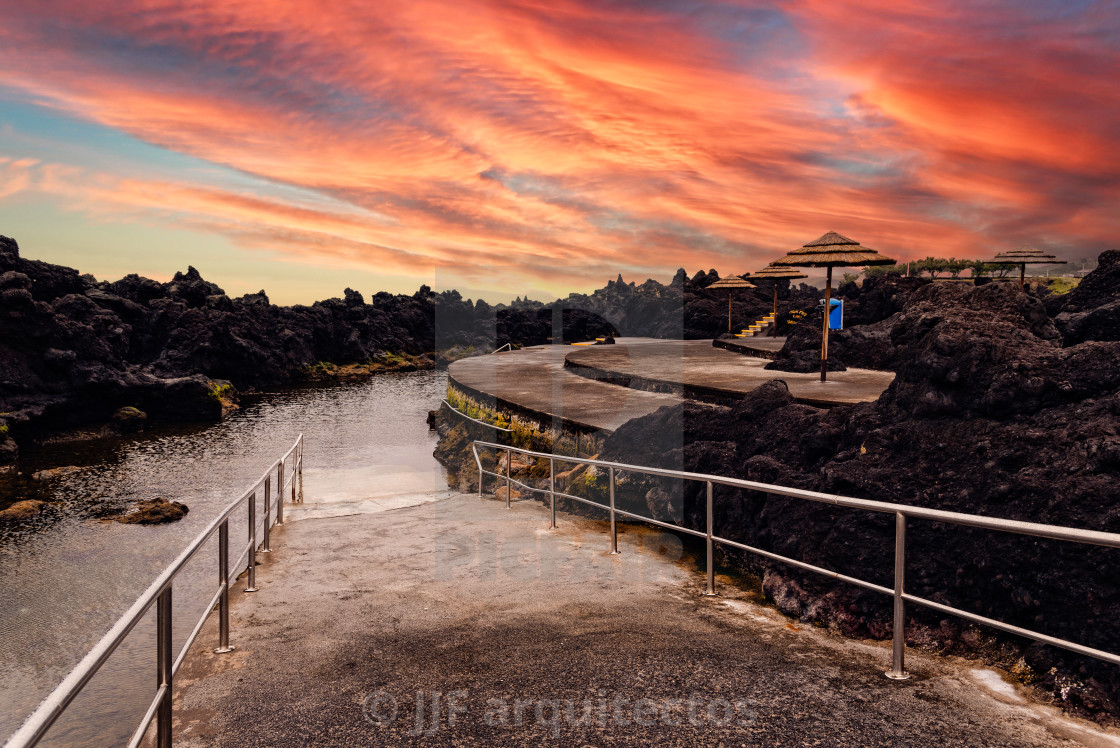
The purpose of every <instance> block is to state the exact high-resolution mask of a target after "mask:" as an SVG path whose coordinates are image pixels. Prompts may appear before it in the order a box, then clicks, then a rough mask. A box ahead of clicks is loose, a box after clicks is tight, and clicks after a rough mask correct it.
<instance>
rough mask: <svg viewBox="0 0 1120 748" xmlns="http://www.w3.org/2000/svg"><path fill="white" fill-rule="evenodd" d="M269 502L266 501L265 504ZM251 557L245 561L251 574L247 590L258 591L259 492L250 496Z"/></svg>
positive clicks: (246, 568) (254, 492)
mask: <svg viewBox="0 0 1120 748" xmlns="http://www.w3.org/2000/svg"><path fill="white" fill-rule="evenodd" d="M267 504H268V502H267V501H265V505H267ZM248 555H249V559H248V560H247V561H246V562H245V571H246V572H247V573H248V574H249V578H248V580H247V581H246V587H245V591H246V592H256V591H257V492H256V491H253V495H252V496H250V497H249V554H248Z"/></svg>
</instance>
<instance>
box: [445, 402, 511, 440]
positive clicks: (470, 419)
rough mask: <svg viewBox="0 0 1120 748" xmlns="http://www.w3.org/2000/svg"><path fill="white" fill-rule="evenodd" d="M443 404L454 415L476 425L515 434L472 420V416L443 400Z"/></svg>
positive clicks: (490, 424)
mask: <svg viewBox="0 0 1120 748" xmlns="http://www.w3.org/2000/svg"><path fill="white" fill-rule="evenodd" d="M441 402H442V403H443V404H444V405H446V406H447V408H448V409H449V410H450V411H451V412H452V413H455V414H456V415H458V416H462V417H463V418H466V419H467V420H468V421H474V422H475V423H478V424H481V425H483V426H485V427H487V428H491V429H494V430H495V431H502V432H505V433H507V434H512V433H513V429H504V428H502V427H501V426H495V425H494V424H492V423H487V422H486V421H480V420H479V419H477V418H471V417H470V416H468V415H467V414H466V413H464V412H463V411H461V410H459V409H457V408H456V407H455V406H454V405H452V404H451V403H449V402H447V401H446V400H442V401H441Z"/></svg>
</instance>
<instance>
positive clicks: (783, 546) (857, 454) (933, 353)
mask: <svg viewBox="0 0 1120 748" xmlns="http://www.w3.org/2000/svg"><path fill="white" fill-rule="evenodd" d="M1108 298H1109V296H1108V294H1106V293H1095V294H1094V296H1093V299H1094V301H1099V300H1105V299H1108ZM1106 305H1107V304H1106ZM868 327H877V328H879V330H880V331H885V332H886V334H887V335H888V336H889V339H890V342H891V345H892V346H893V348H894V352H893V353H891V354H890V355H889V356H887V357H886V359H887V360H888V361H889V362H890V366H891V368H893V369H894V370H895V371H896V372H897V377H896V379H895V381H894V383H893V384H892V385H891V386H890V387H889V388H888V389H887V390H886V392H884V394H883V395H882V396H881V397H880V398H879V399H878V400H877V401H875V402H872V403H864V404H860V405H856V406H842V407H836V408H832V409H830V410H818V409H814V408H811V407H809V406H805V405H800V404H797V403H795V402H794V401H793V400H792V398H791V397H789V394H788V392H787V391H786V389H785V387H784V385H783V384H782V383H781V382H771V383H769V384H767V385H764V386H762V387H760V388H758V389H757V390H755V391H753V392H752V393H750V394H749V395H748V396H747V397H746V398H745V399H744V401H743V403H742V404H740V405H738V406H735V407H732V408H726V407H715V406H708V405H698V404H692V403H685V404H684V405H682V406H678V407H675V408H663V409H661V410H660V411H657V412H656V413H654V414H652V415H650V416H647V417H645V418H642V419H635V420H633V421H630V422H629V423H627V424H626V425H625V426H623V427H622V428H620V429H619V430H618V431H616V432H615V434H614V435H613V436H612V437H610V438H609V439H608V440H607V442H606V444H605V446H604V448H603V450H602V453H601V455H600V457H601V458H602V459H606V460H614V461H619V462H628V463H637V464H645V465H665V466H672V467H678V468H683V469H686V470H693V471H698V472H706V473H715V474H720V475H728V476H736V477H741V478H747V479H751V480H756V481H760V482H765V483H775V484H780V485H784V486H791V487H796V488H804V489H809V490H816V491H822V492H825V493H836V494H841V495H846V496H853V497H857V498H864V499H874V500H879V501H886V502H896V503H901V504H910V505H917V506H924V507H933V508H937V509H943V510H949V511H959V512H967V513H972V514H983V515H991V516H999V517H1006V518H1010V519H1020V520H1026V521H1033V522H1042V523H1049V524H1056V525H1064V526H1075V527H1088V528H1093V529H1099V530H1107V531H1112V532H1120V504H1118V500H1120V493H1118V492H1117V489H1116V486H1117V485H1120V342H1111V341H1110V342H1086V343H1081V344H1076V345H1068V346H1067V347H1064V348H1062V347H1059V345H1060V342H1061V341H1060V339H1059V337H1058V336H1057V332H1056V329H1055V327H1054V325H1053V323H1052V322H1051V321H1050V319H1049V317H1048V316H1047V315H1046V314H1045V309H1044V307H1043V306H1042V304H1041V302H1040V301H1039V299H1038V298H1036V297H1034V296H1031V295H1029V294H1026V293H1023V292H1021V291H1020V290H1019V288H1018V287H1017V286H1016V285H1015V284H1010V283H992V284H986V285H983V286H980V287H976V288H973V287H970V286H962V285H957V284H929V285H926V286H924V287H921V288H918V289H917V290H915V291H914V292H913V293H912V294H911V295H910V297H909V299H908V300H907V301H906V302H905V304H904V305H903V307H902V309H901V310H900V311H898V312H897V313H895V314H893V315H892V316H891V317H889V318H887V319H886V320H883V321H881V322H879V323H876V324H875V325H871V326H868ZM852 329H853V330H859V329H860V328H858V327H857V328H852ZM848 342H849V343H850V342H852V341H851V340H849V341H848ZM674 435H675V436H674ZM643 497H645V498H643ZM666 497H668V499H667V498H666ZM619 501H620V502H622V503H625V502H627V501H629V502H637V503H636V504H635V503H631V505H632V506H638V507H639V508H640V509H641V510H642V511H644V512H653V513H654V514H653V515H652V516H655V517H659V518H663V519H664V518H671V517H669V516H668V515H671V514H674V513H675V514H676V515H677V516H678V517H683V519H684V520H685V522H686V523H687V525H688V526H690V527H693V528H695V529H698V530H702V529H703V527H704V517H703V508H704V497H703V491H702V487H701V486H700V485H699V484H685V485H684V486H681V485H680V484H674V483H672V482H669V481H665V482H662V481H660V480H653V479H649V480H633V481H632V482H631V484H630V488H629V494H628V495H627V496H625V497H624V496H621V495H620V498H619ZM716 506H717V509H716V532H717V534H720V535H722V536H723V537H728V538H732V539H735V540H738V541H740V542H743V543H747V544H750V545H754V546H757V547H761V548H764V549H767V550H770V551H772V552H775V553H779V554H783V555H787V556H789V557H792V558H796V559H799V560H802V561H805V562H808V563H812V564H816V565H819V566H823V567H826V568H829V569H834V570H836V571H839V572H841V573H845V574H850V575H853V576H857V577H861V578H864V579H867V580H869V581H872V582H875V583H878V584H881V585H885V586H890V584H891V581H890V569H891V568H892V567H891V553H892V547H893V546H892V543H893V518H892V517H889V516H882V515H876V514H871V513H865V512H858V511H849V510H842V509H837V508H834V507H829V506H827V505H822V504H816V503H813V502H807V501H798V500H793V499H785V498H781V497H778V496H774V495H766V494H760V493H755V492H735V491H730V490H725V491H720V492H719V497H718V500H717V503H716ZM666 513H668V514H666ZM910 524H911V528H910V530H909V534H908V538H909V540H908V551H907V552H908V559H911V563H910V564H909V565H908V576H907V588H908V591H909V592H910V593H911V594H914V595H918V596H920V597H925V598H928V599H931V600H935V601H940V602H943V603H949V604H952V605H955V606H958V607H961V608H964V609H966V610H970V611H973V612H976V613H979V614H981V615H985V616H990V617H993V618H997V619H1000V620H1004V621H1007V622H1009V623H1012V624H1015V625H1019V626H1023V627H1026V628H1030V629H1034V630H1041V631H1044V632H1046V633H1049V634H1053V635H1057V636H1061V637H1063V638H1067V639H1070V640H1072V641H1077V642H1081V643H1084V644H1088V645H1090V646H1094V647H1099V648H1102V649H1105V650H1107V651H1120V631H1118V630H1117V629H1116V628H1115V626H1113V625H1111V622H1112V621H1114V620H1116V618H1117V617H1118V616H1120V577H1118V576H1117V575H1116V574H1115V573H1114V571H1113V570H1114V569H1115V568H1116V564H1117V563H1120V552H1117V551H1114V550H1109V549H1103V548H1095V547H1080V546H1076V545H1073V544H1067V543H1058V542H1050V541H1041V540H1036V539H1032V538H1024V537H1021V536H1015V535H1007V534H1001V533H993V532H985V531H980V530H973V529H969V528H961V527H950V526H941V525H931V524H930V523H924V522H919V521H912V522H911V523H910ZM728 560H729V562H731V563H734V564H737V565H740V566H742V567H743V568H746V569H750V570H752V571H754V572H757V573H759V574H760V575H762V576H763V578H764V587H765V589H766V590H767V592H768V594H770V595H771V596H772V597H773V599H775V601H776V602H777V603H778V604H779V606H780V607H782V609H783V610H785V611H786V612H788V613H790V614H792V615H796V616H799V617H801V618H803V619H806V620H817V621H821V622H824V623H828V624H830V625H833V626H836V627H837V628H839V629H840V630H841V631H843V632H845V633H847V634H853V635H860V636H866V635H870V636H877V637H883V636H887V635H889V632H890V606H889V600H888V599H887V598H884V597H881V596H877V595H875V594H873V593H870V592H866V591H862V590H860V589H858V588H854V587H851V586H847V585H837V584H834V583H832V582H830V581H829V580H826V579H824V578H821V577H816V576H814V575H810V574H807V573H802V572H800V571H798V570H795V569H791V568H788V567H784V566H783V565H781V564H778V563H773V562H769V561H765V560H762V559H760V558H759V557H754V556H747V555H744V554H738V553H729V554H728ZM908 616H910V618H911V619H912V621H914V622H917V623H919V624H922V625H923V626H926V627H927V628H926V629H925V630H926V631H930V630H935V629H938V627H940V626H941V624H940V620H941V618H942V617H941V616H938V615H936V614H932V613H928V612H925V611H923V610H922V609H919V608H914V607H913V606H911V607H910V608H908ZM957 630H958V632H959V630H960V627H959V626H958V629H957ZM947 642H948V643H945V644H944V646H950V647H959V648H963V649H962V651H963V650H967V645H966V644H965V643H964V642H963V641H962V640H960V639H958V638H954V637H949V638H948V640H947ZM1023 653H1024V655H1025V656H1026V658H1027V663H1028V664H1030V665H1032V666H1033V667H1034V668H1035V670H1036V672H1038V673H1040V674H1042V675H1041V677H1042V678H1043V681H1042V682H1043V684H1044V685H1049V686H1053V687H1054V688H1055V690H1056V691H1057V690H1058V687H1059V680H1061V679H1060V678H1059V679H1058V680H1055V678H1058V676H1056V675H1055V673H1058V674H1059V675H1061V673H1065V674H1066V675H1063V676H1061V678H1065V680H1061V682H1062V683H1066V684H1067V686H1068V685H1069V684H1071V683H1073V684H1074V687H1073V688H1072V689H1071V688H1067V689H1066V690H1065V691H1064V692H1063V693H1062V694H1061V695H1060V696H1061V697H1062V698H1065V699H1066V703H1067V704H1073V705H1074V706H1077V705H1078V704H1079V703H1080V704H1083V705H1087V704H1088V703H1089V702H1090V701H1092V700H1094V699H1095V700H1096V702H1095V703H1098V705H1099V704H1101V703H1103V704H1104V705H1105V708H1106V709H1112V710H1115V709H1116V706H1117V703H1120V673H1117V672H1116V671H1115V669H1114V668H1112V667H1111V666H1106V665H1103V664H1101V663H1099V662H1096V661H1091V660H1082V659H1079V658H1076V657H1074V656H1072V655H1064V654H1058V653H1055V652H1053V651H1051V652H1049V653H1045V650H1039V649H1037V648H1025V649H1024V650H1023ZM1048 658H1049V659H1048ZM1053 664H1057V665H1060V668H1059V669H1058V670H1055V671H1054V672H1050V671H1049V668H1050V667H1051V665H1053ZM1069 674H1075V675H1076V677H1075V678H1074V677H1072V676H1070V675H1069ZM1077 684H1080V685H1077ZM1070 694H1072V695H1070ZM1094 694H1095V695H1094ZM1102 694H1103V695H1102ZM1101 699H1103V702H1102V701H1100V700H1101ZM1079 700H1080V701H1079Z"/></svg>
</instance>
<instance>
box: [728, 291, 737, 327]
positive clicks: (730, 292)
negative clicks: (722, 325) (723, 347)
mask: <svg viewBox="0 0 1120 748" xmlns="http://www.w3.org/2000/svg"><path fill="white" fill-rule="evenodd" d="M734 293H735V292H734V291H732V290H730V289H728V291H727V331H728V332H731V295H732V294H734Z"/></svg>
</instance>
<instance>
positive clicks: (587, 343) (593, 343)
mask: <svg viewBox="0 0 1120 748" xmlns="http://www.w3.org/2000/svg"><path fill="white" fill-rule="evenodd" d="M603 340H606V338H595V339H594V340H588V341H587V342H586V343H572V345H595V344H596V343H598V342H600V341H603Z"/></svg>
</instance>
